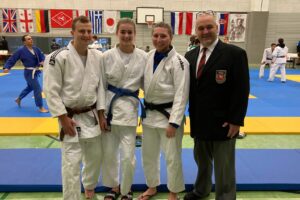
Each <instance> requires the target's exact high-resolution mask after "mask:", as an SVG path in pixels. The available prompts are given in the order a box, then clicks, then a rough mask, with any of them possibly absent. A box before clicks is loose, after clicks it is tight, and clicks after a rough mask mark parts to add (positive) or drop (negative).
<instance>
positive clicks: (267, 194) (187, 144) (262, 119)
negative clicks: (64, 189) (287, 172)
mask: <svg viewBox="0 0 300 200" xmlns="http://www.w3.org/2000/svg"><path fill="white" fill-rule="evenodd" d="M17 71H18V70H16V71H13V72H12V74H15V72H17ZM266 73H268V72H266ZM256 75H257V70H251V96H250V101H249V109H248V113H247V119H249V121H247V120H246V127H245V130H246V132H247V133H248V135H247V137H246V138H245V139H243V140H238V141H237V148H238V149H300V135H299V133H300V128H299V124H300V123H299V121H298V120H299V117H300V110H299V109H300V106H299V102H300V90H299V88H300V78H299V77H300V70H288V82H287V83H286V84H281V83H280V81H279V80H278V79H276V80H275V82H274V83H268V82H267V81H266V80H265V79H262V80H259V79H258V78H256ZM19 77H20V76H19ZM1 79H2V77H0V84H1V85H2V87H1V88H2V89H1V91H0V95H1V99H0V105H2V106H1V108H0V127H1V130H0V132H1V134H2V135H5V134H3V133H4V132H5V131H8V130H7V129H6V128H7V127H8V125H9V126H14V127H16V123H18V121H17V120H16V119H18V118H19V117H23V118H24V117H29V116H30V117H34V118H49V115H47V114H46V115H45V114H39V113H37V112H36V110H35V107H34V105H33V100H32V99H31V98H29V97H27V98H26V99H27V100H26V99H24V108H23V107H22V108H21V109H19V108H17V107H16V105H14V103H13V100H14V97H16V95H17V94H18V93H19V92H20V90H21V89H22V87H23V84H22V83H21V84H20V82H19V81H22V80H23V77H20V78H19V80H15V79H16V77H15V78H12V79H10V80H6V81H5V83H4V82H1V81H2V80H3V79H2V80H1ZM20 79H21V80H20ZM11 81H16V82H13V83H12V82H11ZM11 84H13V85H14V88H15V89H13V90H7V89H6V88H7V85H11ZM4 86H5V88H3V87H4ZM253 88H255V91H254V90H253ZM265 89H267V90H265ZM266 91H267V93H266ZM4 96H5V98H4ZM262 96H263V98H262ZM274 96H275V97H276V98H275V97H274ZM4 99H6V100H4ZM3 105H5V106H3ZM12 112H13V113H14V115H17V117H18V118H14V117H16V116H10V115H9V114H11V113H12ZM26 112H27V113H26ZM1 113H2V114H1ZM3 113H6V114H3ZM16 113H17V114H16ZM28 113H30V114H29V116H26V115H28ZM7 117H9V118H11V120H12V121H10V123H12V124H7V121H5V120H6V118H7ZM3 119H4V121H2V120H3ZM251 119H253V120H254V121H251ZM270 120H271V121H272V120H275V121H272V122H269V121H270ZM251 123H253V124H254V125H249V124H251ZM247 126H249V128H248V129H247ZM261 126H264V127H261ZM4 129H5V131H4ZM18 131H19V132H21V131H22V130H17V132H18ZM31 131H32V130H31ZM187 131H188V130H187ZM1 134H0V135H1ZM28 134H29V133H28ZM28 134H26V135H28ZM9 135H11V134H9ZM12 135H13V134H12ZM19 135H22V134H19ZM192 147H193V141H192V140H191V139H190V137H189V136H188V135H186V136H184V140H183V148H192ZM12 148H59V143H58V142H56V141H54V140H52V139H50V138H48V137H45V136H40V135H39V134H36V136H2V137H0V149H12ZM0 163H1V160H0ZM270 170H272V169H270ZM0 178H1V177H0ZM138 194H139V193H135V194H134V196H135V197H137V196H138ZM103 195H104V194H102V193H100V194H97V196H96V198H95V199H103ZM183 195H184V193H182V194H180V196H183ZM237 195H238V196H237V197H238V199H239V200H273V199H276V200H278V199H283V200H287V199H288V200H296V199H299V200H300V194H299V191H295V192H281V191H239V192H238V193H237ZM166 197H167V194H165V193H160V194H159V195H157V196H156V197H154V198H153V199H166ZM4 199H5V200H13V199H16V200H21V199H24V200H25V199H26V200H30V199H36V200H37V199H42V200H46V199H49V200H50V199H51V200H52V199H53V200H56V199H61V193H0V200H4ZM208 199H214V195H213V194H212V195H211V196H210V197H209V198H208Z"/></svg>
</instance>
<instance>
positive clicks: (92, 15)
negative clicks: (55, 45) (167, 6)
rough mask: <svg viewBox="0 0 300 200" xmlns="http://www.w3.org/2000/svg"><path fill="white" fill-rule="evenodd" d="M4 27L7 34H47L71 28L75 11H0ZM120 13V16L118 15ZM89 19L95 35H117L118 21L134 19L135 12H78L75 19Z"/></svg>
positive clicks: (2, 29) (2, 28)
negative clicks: (54, 30) (81, 16)
mask: <svg viewBox="0 0 300 200" xmlns="http://www.w3.org/2000/svg"><path fill="white" fill-rule="evenodd" d="M0 11H1V12H2V27H0V30H1V31H2V32H6V33H16V32H21V33H33V32H37V33H47V32H50V27H51V29H64V28H71V27H72V21H73V19H74V13H73V10H63V9H62V10H59V9H51V10H32V9H5V8H3V9H0ZM118 13H119V15H118ZM79 15H84V16H87V17H89V19H90V20H91V23H92V27H93V34H101V33H103V32H104V33H115V30H116V24H117V21H118V20H119V19H121V18H124V17H126V18H131V19H132V18H133V11H103V10H76V12H75V17H78V16H79ZM102 27H103V29H102Z"/></svg>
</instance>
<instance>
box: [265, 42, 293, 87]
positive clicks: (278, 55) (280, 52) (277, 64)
mask: <svg viewBox="0 0 300 200" xmlns="http://www.w3.org/2000/svg"><path fill="white" fill-rule="evenodd" d="M288 51H289V49H288V48H287V46H285V44H284V40H283V38H279V39H278V44H277V47H276V48H275V49H274V51H273V53H272V56H273V60H272V63H273V64H272V66H271V69H270V76H269V79H268V81H270V82H272V81H273V80H274V78H275V75H276V72H277V70H278V68H280V72H281V82H282V83H285V82H286V72H285V64H286V60H287V54H288Z"/></svg>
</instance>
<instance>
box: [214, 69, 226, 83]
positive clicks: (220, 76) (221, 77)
mask: <svg viewBox="0 0 300 200" xmlns="http://www.w3.org/2000/svg"><path fill="white" fill-rule="evenodd" d="M226 74H227V71H226V70H216V82H217V83H218V84H223V83H225V81H226Z"/></svg>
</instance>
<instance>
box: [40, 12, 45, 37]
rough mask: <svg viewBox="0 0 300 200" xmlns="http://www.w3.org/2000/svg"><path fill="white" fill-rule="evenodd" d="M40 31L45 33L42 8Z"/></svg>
mask: <svg viewBox="0 0 300 200" xmlns="http://www.w3.org/2000/svg"><path fill="white" fill-rule="evenodd" d="M40 19H41V32H42V33H46V26H45V17H44V10H40Z"/></svg>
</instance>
